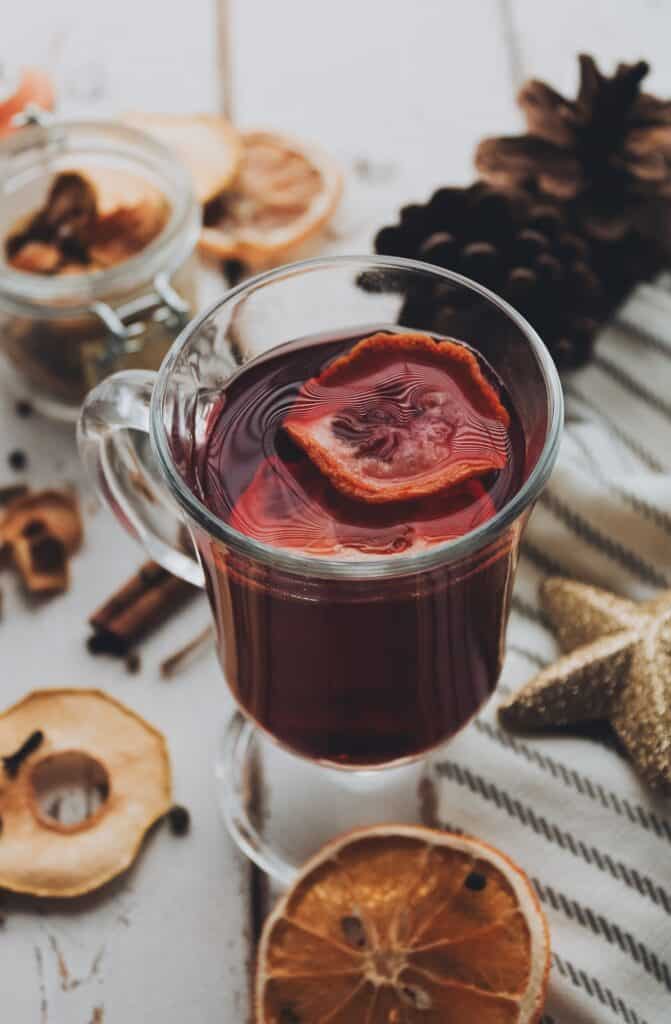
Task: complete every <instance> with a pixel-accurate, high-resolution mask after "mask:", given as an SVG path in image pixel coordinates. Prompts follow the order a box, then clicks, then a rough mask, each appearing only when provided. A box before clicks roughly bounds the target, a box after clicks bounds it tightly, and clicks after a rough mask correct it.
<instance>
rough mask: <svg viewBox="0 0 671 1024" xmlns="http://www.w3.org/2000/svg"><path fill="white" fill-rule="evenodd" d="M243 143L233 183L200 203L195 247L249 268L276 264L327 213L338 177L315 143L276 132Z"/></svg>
mask: <svg viewBox="0 0 671 1024" xmlns="http://www.w3.org/2000/svg"><path fill="white" fill-rule="evenodd" d="M242 144H243V153H242V163H241V165H240V168H239V170H238V174H237V176H236V178H235V181H234V182H233V183H232V184H231V186H230V188H228V189H226V190H225V191H222V192H221V194H220V195H219V196H218V197H217V198H216V199H214V200H212V201H211V202H209V203H208V204H207V205H206V207H205V214H204V223H205V227H204V228H203V231H202V233H201V240H200V248H201V250H202V251H203V252H205V253H207V254H209V255H211V256H215V257H217V258H218V259H231V258H235V259H239V260H242V262H243V263H246V264H248V265H249V266H250V267H262V266H269V265H270V264H273V263H281V262H283V261H284V260H286V259H287V258H288V257H289V256H290V255H291V254H292V253H293V252H294V251H295V250H296V249H298V248H299V247H300V246H302V245H303V244H304V243H305V242H306V241H307V240H308V239H309V238H311V237H312V236H314V235H315V234H317V233H318V232H319V231H320V230H321V229H322V227H323V226H324V224H325V223H326V221H327V220H328V219H329V218H330V217H331V215H332V213H333V211H334V210H335V208H336V205H337V203H338V200H339V198H340V193H341V190H342V177H341V174H340V171H339V170H338V168H337V167H336V165H335V164H334V163H333V161H332V160H330V159H329V158H328V157H327V156H326V155H325V154H323V153H322V152H320V151H319V150H317V149H316V148H315V147H313V146H308V145H307V144H306V143H304V142H300V141H298V140H297V139H292V138H288V137H287V136H285V135H278V134H277V133H276V132H265V131H254V132H246V133H244V134H243V136H242Z"/></svg>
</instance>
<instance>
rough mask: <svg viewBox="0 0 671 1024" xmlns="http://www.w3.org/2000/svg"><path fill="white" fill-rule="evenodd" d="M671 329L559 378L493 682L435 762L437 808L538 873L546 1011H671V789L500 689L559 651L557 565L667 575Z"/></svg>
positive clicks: (611, 582)
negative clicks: (554, 610) (535, 725)
mask: <svg viewBox="0 0 671 1024" xmlns="http://www.w3.org/2000/svg"><path fill="white" fill-rule="evenodd" d="M666 327H667V335H668V337H669V339H670V341H669V343H668V344H667V343H665V342H664V341H663V340H658V339H656V338H654V337H653V336H650V337H646V336H642V335H639V334H637V333H634V332H632V331H631V330H629V329H627V328H626V327H623V326H615V327H612V328H610V329H608V330H607V331H606V332H604V334H603V336H602V337H601V339H600V341H599V344H598V346H597V351H596V354H595V358H594V360H593V361H592V363H591V364H590V366H589V367H587V368H586V369H584V370H581V371H579V372H576V373H575V374H574V375H572V376H571V377H570V378H569V379H567V380H566V381H565V392H566V399H567V424H566V433H565V437H564V441H563V444H562V450H561V454H560V457H559V461H558V464H557V467H556V470H555V472H554V475H553V477H552V480H551V481H550V484H549V486H548V488H547V490H546V492H545V494H544V495H543V497H542V498H541V499H540V502H539V503H538V505H537V507H536V509H535V511H534V513H533V516H532V518H531V521H530V524H529V527H528V530H527V533H526V537H525V543H524V546H523V552H522V557H521V560H520V566H519V573H518V578H517V582H516V587H515V596H514V600H513V610H512V615H511V622H510V627H509V633H508V655H507V659H506V663H505V668H504V672H503V676H502V679H501V684H500V687H499V691H498V693H497V695H496V696H495V698H494V699H493V700H492V701H491V702H490V704H489V705H488V706H487V708H486V710H485V711H484V713H483V714H482V715H481V716H480V717H479V718H478V719H477V720H476V721H475V722H474V723H473V724H472V725H471V726H470V727H469V728H468V729H466V730H465V731H464V732H463V733H462V734H461V735H460V736H458V737H457V738H456V739H455V740H454V741H453V742H451V743H450V744H448V745H447V747H446V748H445V754H444V755H441V757H440V759H439V760H438V761H437V763H436V765H435V772H436V778H437V781H438V786H437V790H438V817H439V819H440V821H441V824H442V825H444V826H445V827H446V828H453V829H462V830H464V831H466V832H472V833H474V834H476V835H478V836H481V837H482V838H483V839H486V840H488V841H491V842H492V843H494V844H496V845H500V846H501V847H502V848H503V849H504V850H505V851H507V852H508V853H509V854H510V855H511V856H512V857H514V858H515V859H517V861H518V862H519V863H520V864H521V865H522V866H523V867H524V869H525V870H526V871H527V873H528V874H529V876H530V877H531V878H532V879H533V882H534V884H535V886H536V890H537V892H538V895H539V897H540V900H541V902H542V904H543V906H544V908H545V910H546V912H547V914H548V917H549V920H550V925H551V929H552V936H553V949H554V964H553V970H552V974H551V986H550V996H549V1000H548V1004H547V1007H546V1015H545V1017H544V1018H543V1024H617V1022H619V1024H666V1022H667V1021H671V801H665V800H662V799H659V798H655V797H653V796H652V795H651V794H650V793H649V792H648V791H647V790H646V788H645V787H644V786H643V785H642V783H640V782H639V781H638V779H637V777H636V776H635V775H634V773H633V771H632V769H631V767H630V766H629V764H628V763H627V761H626V760H625V759H624V758H623V757H622V755H621V754H620V753H619V752H618V750H617V747H616V745H615V744H614V743H613V741H612V739H611V736H610V733H608V731H607V730H606V729H605V728H604V730H603V735H598V736H596V737H595V736H594V735H591V736H589V737H588V736H583V737H580V736H564V735H562V736H549V737H539V738H536V737H533V738H529V737H527V736H525V737H524V738H518V737H515V736H513V735H512V734H509V733H507V732H506V731H505V730H504V729H503V728H502V727H501V726H500V725H499V724H498V721H497V716H496V707H497V704H498V703H499V702H500V699H501V698H502V697H504V696H506V695H507V694H510V693H511V692H513V690H514V689H516V688H517V687H518V686H519V685H521V684H522V683H524V682H525V681H526V680H527V679H529V678H530V676H531V675H532V674H533V673H534V672H536V671H537V669H538V668H539V667H540V666H542V665H545V664H546V663H547V662H549V661H551V660H553V659H554V658H555V657H556V655H557V648H556V645H555V642H554V638H553V635H552V633H551V632H550V631H549V630H548V629H547V628H546V625H545V623H544V620H543V616H542V614H541V613H540V611H539V604H538V597H537V591H538V585H539V583H540V581H542V580H543V579H544V578H545V576H546V575H548V574H561V575H567V576H573V577H575V578H578V579H581V580H585V581H587V582H591V583H595V584H597V585H600V586H602V587H606V588H608V589H611V590H614V591H616V592H617V593H620V594H622V595H625V596H628V597H632V598H634V599H643V598H646V597H650V596H652V595H654V593H655V592H656V591H657V590H658V589H660V588H664V587H671V320H669V321H667V324H666Z"/></svg>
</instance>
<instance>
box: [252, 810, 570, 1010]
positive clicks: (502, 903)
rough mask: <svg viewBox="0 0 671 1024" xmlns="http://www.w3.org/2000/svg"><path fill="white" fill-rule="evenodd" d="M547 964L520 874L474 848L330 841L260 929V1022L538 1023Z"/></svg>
mask: <svg viewBox="0 0 671 1024" xmlns="http://www.w3.org/2000/svg"><path fill="white" fill-rule="evenodd" d="M549 967H550V942H549V935H548V929H547V924H546V921H545V918H544V916H543V913H542V911H541V909H540V906H539V903H538V900H537V898H536V895H535V893H534V891H533V889H532V887H531V883H530V882H529V879H528V878H527V877H526V875H525V874H524V873H523V872H522V871H521V870H520V868H518V867H517V866H516V865H515V864H513V863H512V861H510V860H509V859H508V858H507V857H506V856H504V854H502V853H500V852H498V851H497V850H494V849H493V848H492V847H490V846H488V845H486V844H485V843H482V842H480V841H479V840H476V839H470V838H465V837H462V836H456V835H452V834H450V833H447V832H437V831H433V830H431V829H424V828H418V827H403V826H379V827H376V828H370V829H365V830H362V831H360V832H354V833H350V834H348V835H346V836H344V837H343V838H341V839H338V840H335V841H333V842H331V843H329V844H328V845H327V846H326V847H325V848H324V849H323V850H322V851H321V852H320V853H319V854H317V856H316V857H314V858H313V859H312V860H311V861H309V862H308V864H307V865H306V866H305V867H304V869H303V870H302V872H301V874H300V875H299V877H298V879H297V881H296V882H295V883H294V885H293V887H292V888H291V890H290V891H289V892H288V893H287V895H286V896H285V897H284V899H283V900H282V901H281V902H280V903H279V905H278V906H277V908H276V909H275V911H274V912H273V914H272V915H271V916H270V918H269V919H268V921H267V922H266V925H265V928H264V931H263V935H262V938H261V944H260V949H259V961H258V967H257V978H256V1012H257V1021H258V1024H535V1022H537V1021H538V1020H539V1018H540V1015H541V1013H542V1009H543V1004H544V1001H545V993H546V988H547V977H548V972H549Z"/></svg>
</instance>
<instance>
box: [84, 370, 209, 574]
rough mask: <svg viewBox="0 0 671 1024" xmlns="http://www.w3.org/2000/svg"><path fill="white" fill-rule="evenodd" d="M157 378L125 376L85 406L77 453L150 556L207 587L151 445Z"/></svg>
mask: <svg viewBox="0 0 671 1024" xmlns="http://www.w3.org/2000/svg"><path fill="white" fill-rule="evenodd" d="M157 376H158V375H157V374H156V373H155V372H154V371H152V370H124V371H122V372H121V373H115V374H114V375H113V376H111V377H108V378H107V379H106V380H104V381H102V383H100V384H98V386H97V387H95V388H94V389H93V391H91V392H90V394H89V395H88V396H87V397H86V399H85V401H84V405H83V407H82V411H81V413H80V417H79V424H78V427H77V440H78V444H79V451H80V454H81V457H82V461H83V462H84V467H85V469H86V473H87V475H88V477H89V479H90V481H91V482H92V484H93V485H94V486H95V488H96V490H97V492H98V494H99V495H100V497H101V498H102V500H103V501H104V502H105V504H106V505H108V506H109V508H111V509H112V511H113V512H114V514H115V515H116V517H117V519H118V520H119V522H120V523H121V525H122V526H123V527H124V529H125V530H126V531H127V532H128V533H130V534H131V536H132V537H135V539H136V540H139V542H140V543H141V544H142V546H143V547H144V549H145V550H146V552H147V554H148V555H149V556H150V557H151V558H153V559H154V561H155V562H158V563H159V564H160V565H162V566H163V567H164V568H165V569H167V570H168V571H169V572H171V573H173V575H174V576H181V577H182V579H185V580H188V582H189V583H194V584H195V585H196V586H198V587H204V586H205V577H204V575H203V570H202V567H201V565H200V562H199V560H198V556H197V554H196V551H195V548H194V546H193V542H192V540H191V536H190V534H189V532H188V530H187V529H186V526H185V522H184V518H183V516H182V514H181V512H180V510H179V508H178V506H177V504H176V503H175V502H174V501H173V500H172V498H171V497H170V495H169V494H168V491H167V488H166V487H165V486H164V485H163V483H162V481H161V479H160V476H159V473H158V469H157V467H156V465H155V462H154V455H153V452H152V449H151V445H150V441H149V407H150V404H151V395H152V391H153V388H154V384H155V383H156V378H157Z"/></svg>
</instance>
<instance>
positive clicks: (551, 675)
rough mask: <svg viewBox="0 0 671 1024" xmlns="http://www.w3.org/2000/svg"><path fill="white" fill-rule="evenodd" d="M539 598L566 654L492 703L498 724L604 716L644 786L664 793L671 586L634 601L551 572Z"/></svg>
mask: <svg viewBox="0 0 671 1024" xmlns="http://www.w3.org/2000/svg"><path fill="white" fill-rule="evenodd" d="M541 601H542V604H543V607H544V609H545V612H546V614H547V616H548V618H549V619H550V622H551V624H552V626H553V628H554V630H555V631H556V634H557V640H558V642H559V645H560V647H561V648H562V650H563V651H564V652H566V653H565V654H564V656H563V657H561V658H560V659H559V660H558V661H556V662H555V663H554V664H553V665H550V666H549V667H548V668H545V669H543V671H542V672H539V673H538V675H537V676H535V677H534V678H533V679H532V680H531V681H530V682H529V683H527V684H526V685H525V686H524V687H522V689H521V690H520V691H519V692H518V693H517V694H515V696H514V697H512V698H511V699H510V700H509V701H507V702H506V703H505V704H504V705H502V706H501V708H499V717H500V719H501V722H502V723H503V724H504V725H505V726H507V727H508V728H510V729H516V730H536V729H542V728H543V727H545V726H553V725H554V726H557V725H571V724H575V723H577V722H585V721H591V720H595V719H607V720H608V721H609V722H610V723H611V725H612V726H613V728H614V729H615V731H616V733H617V735H618V736H619V737H620V740H621V741H622V744H623V745H624V747H625V749H626V751H627V753H628V755H629V757H630V758H631V761H632V763H633V764H634V766H635V768H636V770H637V771H638V772H639V774H640V775H641V776H642V777H643V778H644V779H645V781H646V782H647V783H648V785H649V786H651V787H652V788H653V789H656V790H658V791H661V792H664V793H666V794H667V795H671V591H664V593H662V594H661V595H660V596H659V597H657V598H655V599H654V600H651V601H645V602H643V603H641V604H636V603H635V602H633V601H627V600H625V599H624V598H621V597H617V596H616V595H615V594H611V593H609V592H608V591H606V590H599V589H597V588H596V587H590V586H587V585H586V584H584V583H576V582H575V581H573V580H568V579H562V578H560V577H552V578H550V579H548V580H546V581H545V583H544V584H543V586H542V588H541Z"/></svg>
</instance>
